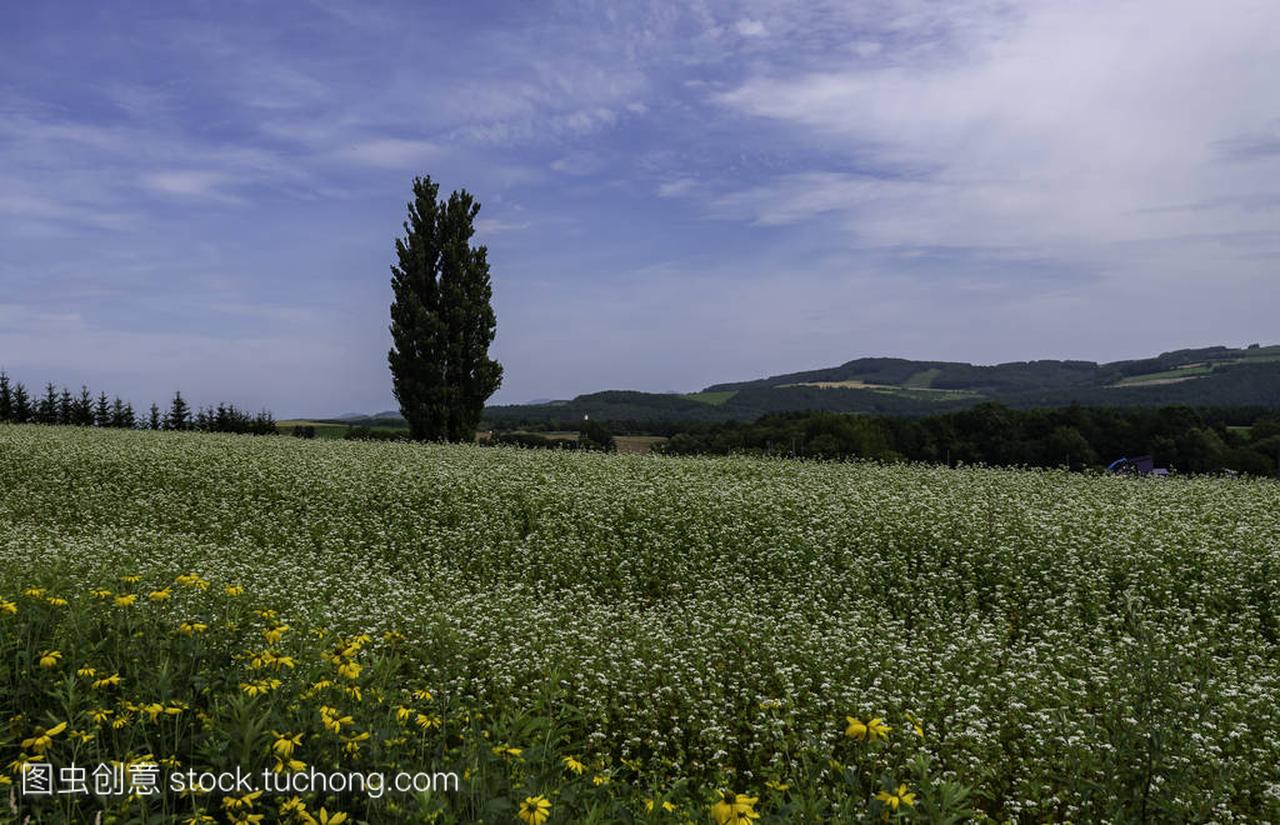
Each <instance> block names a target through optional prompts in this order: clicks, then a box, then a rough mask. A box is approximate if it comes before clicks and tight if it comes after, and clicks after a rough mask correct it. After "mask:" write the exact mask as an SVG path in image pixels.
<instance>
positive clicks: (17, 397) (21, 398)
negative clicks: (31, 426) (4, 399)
mask: <svg viewBox="0 0 1280 825" xmlns="http://www.w3.org/2000/svg"><path fill="white" fill-rule="evenodd" d="M31 415H32V413H31V397H30V396H28V395H27V388H26V387H24V386H23V385H22V382H21V381H19V382H18V383H17V384H16V385H15V386H14V388H13V420H14V422H16V423H18V424H25V423H27V422H28V421H30V420H31Z"/></svg>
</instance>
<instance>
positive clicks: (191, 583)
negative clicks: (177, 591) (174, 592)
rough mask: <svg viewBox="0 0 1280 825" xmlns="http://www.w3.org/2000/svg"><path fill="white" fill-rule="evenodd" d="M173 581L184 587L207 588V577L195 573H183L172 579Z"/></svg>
mask: <svg viewBox="0 0 1280 825" xmlns="http://www.w3.org/2000/svg"><path fill="white" fill-rule="evenodd" d="M174 581H175V582H177V583H178V584H180V585H182V586H184V587H195V588H197V589H199V590H208V589H209V581H208V580H207V579H202V578H200V577H199V576H197V575H196V574H195V573H184V574H182V575H181V576H178V578H176V579H174Z"/></svg>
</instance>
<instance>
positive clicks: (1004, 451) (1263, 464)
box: [655, 404, 1280, 475]
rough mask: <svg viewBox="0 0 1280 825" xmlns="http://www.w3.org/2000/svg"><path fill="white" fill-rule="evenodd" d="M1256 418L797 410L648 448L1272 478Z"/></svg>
mask: <svg viewBox="0 0 1280 825" xmlns="http://www.w3.org/2000/svg"><path fill="white" fill-rule="evenodd" d="M1236 415H1238V416H1240V417H1241V418H1243V419H1251V420H1252V421H1254V422H1255V423H1253V426H1252V428H1251V429H1250V432H1249V434H1248V435H1243V434H1240V433H1238V432H1235V431H1233V430H1231V429H1229V428H1228V426H1229V425H1228V424H1227V423H1225V422H1226V421H1227V420H1228V419H1232V418H1234V417H1235V416H1236ZM1261 415H1262V414H1261V413H1258V412H1256V411H1255V412H1248V411H1237V412H1236V413H1234V414H1233V411H1231V410H1210V411H1204V412H1201V411H1197V410H1195V409H1192V408H1190V407H1164V408H1159V409H1145V408H1129V409H1122V408H1100V407H1083V406H1079V405H1073V406H1070V407H1063V408H1058V409H1044V410H1014V409H1010V408H1008V407H1003V406H1000V405H998V404H981V405H979V406H977V407H974V408H973V409H970V410H964V411H961V412H956V413H950V414H947V415H940V416H931V417H928V418H917V419H908V418H890V417H871V416H857V415H840V414H833V413H828V412H795V413H783V414H778V415H768V416H764V417H762V418H760V419H759V420H758V421H756V422H755V423H752V424H746V423H739V422H726V423H721V424H713V425H702V426H698V425H692V426H690V427H689V428H688V429H687V430H686V431H684V432H680V433H676V434H675V435H673V436H672V437H671V438H670V440H669V441H667V443H666V444H664V445H661V446H660V447H656V448H655V449H657V450H659V451H660V452H665V453H668V454H672V455H688V454H697V453H704V454H725V453H732V452H742V453H761V454H767V455H784V456H805V457H812V458H855V457H856V458H875V459H888V460H893V459H906V460H911V461H930V462H940V463H946V464H949V465H954V464H957V463H965V464H992V465H1004V466H1024V465H1025V466H1033V467H1069V468H1070V469H1072V470H1084V469H1098V468H1101V467H1105V466H1106V465H1107V464H1109V463H1110V462H1112V461H1114V460H1115V459H1117V458H1121V457H1124V456H1130V457H1132V456H1138V455H1147V454H1150V455H1153V456H1154V458H1155V462H1156V464H1157V465H1158V466H1163V467H1169V468H1171V469H1174V470H1177V471H1180V472H1185V473H1212V472H1221V471H1223V470H1232V471H1236V472H1243V473H1251V474H1255V475H1272V474H1275V473H1276V472H1277V468H1280V416H1276V415H1275V414H1274V413H1269V414H1267V415H1268V416H1269V417H1260V416H1261ZM1236 420H1240V419H1236Z"/></svg>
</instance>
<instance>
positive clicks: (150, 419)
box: [147, 401, 164, 430]
mask: <svg viewBox="0 0 1280 825" xmlns="http://www.w3.org/2000/svg"><path fill="white" fill-rule="evenodd" d="M163 423H164V422H163V420H162V419H161V418H160V407H159V406H158V405H157V404H156V402H154V401H152V402H151V409H150V410H149V412H148V415H147V429H149V430H158V429H160V428H161V426H162V425H163Z"/></svg>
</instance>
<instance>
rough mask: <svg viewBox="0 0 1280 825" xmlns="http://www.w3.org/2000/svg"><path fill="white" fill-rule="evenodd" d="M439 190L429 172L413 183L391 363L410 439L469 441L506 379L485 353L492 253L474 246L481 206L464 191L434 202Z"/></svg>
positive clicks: (395, 273) (394, 281) (395, 275)
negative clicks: (483, 413) (495, 392)
mask: <svg viewBox="0 0 1280 825" xmlns="http://www.w3.org/2000/svg"><path fill="white" fill-rule="evenodd" d="M439 191H440V187H439V186H438V185H437V184H435V183H433V182H432V181H431V179H430V178H429V177H428V178H415V179H414V181H413V194H414V200H413V202H412V203H410V204H409V205H408V208H409V219H408V221H406V222H405V224H404V230H405V235H406V236H405V237H404V238H403V239H397V240H396V256H397V259H398V261H397V264H395V265H393V266H392V267H391V274H392V277H391V289H392V291H393V293H394V295H395V300H394V301H393V303H392V304H391V337H392V340H393V346H392V349H391V351H390V352H389V353H388V355H387V360H388V363H389V365H390V367H391V376H392V382H393V387H394V390H395V396H396V400H397V401H399V402H400V411H401V413H402V414H403V415H404V417H405V420H406V421H408V423H409V430H410V434H411V435H412V436H413V438H415V439H427V440H442V439H447V440H449V441H470V440H471V439H472V438H474V436H475V430H476V427H477V426H478V425H479V423H480V416H481V414H482V412H483V411H484V402H485V400H486V399H488V398H489V396H491V395H493V393H494V391H495V390H497V389H498V386H499V385H500V384H501V383H502V366H501V365H500V364H499V363H498V362H497V361H494V360H492V359H491V358H489V353H488V350H489V345H490V344H491V343H492V342H493V336H494V332H495V330H496V327H497V320H496V318H495V317H494V313H493V307H492V305H491V303H490V301H491V299H492V296H493V289H492V286H491V284H490V279H489V263H488V260H487V254H488V253H487V250H486V248H485V247H483V246H472V245H471V236H472V235H473V234H474V233H475V229H474V225H473V224H474V221H475V217H476V214H477V213H478V212H479V211H480V204H478V203H476V202H475V201H474V199H473V198H472V197H471V195H470V194H468V193H467V192H466V191H465V190H463V191H458V192H454V193H453V194H451V195H450V196H449V199H448V201H441V200H437V198H438V196H439Z"/></svg>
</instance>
